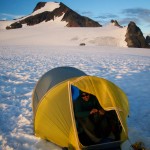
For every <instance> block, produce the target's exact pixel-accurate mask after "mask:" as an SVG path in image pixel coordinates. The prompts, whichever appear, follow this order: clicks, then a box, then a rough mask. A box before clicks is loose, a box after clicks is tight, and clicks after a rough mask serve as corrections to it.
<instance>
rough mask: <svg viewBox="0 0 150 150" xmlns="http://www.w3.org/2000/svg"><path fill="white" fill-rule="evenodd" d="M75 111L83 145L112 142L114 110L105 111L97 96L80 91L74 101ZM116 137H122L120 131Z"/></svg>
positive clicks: (117, 138)
mask: <svg viewBox="0 0 150 150" xmlns="http://www.w3.org/2000/svg"><path fill="white" fill-rule="evenodd" d="M74 113H75V119H76V124H77V130H78V136H79V140H80V142H81V143H82V144H83V145H85V146H86V145H92V144H96V143H103V142H107V141H108V142H110V138H109V139H108V137H109V136H110V133H111V131H112V125H111V124H112V123H113V120H114V119H113V120H112V118H113V116H114V114H113V113H114V112H112V111H105V110H104V109H103V108H102V107H101V106H100V104H99V101H98V100H97V98H96V96H94V95H92V94H89V93H86V92H82V91H80V95H79V97H78V98H77V99H76V100H75V101H74ZM112 114H113V116H112ZM115 117H117V115H116V116H115ZM117 121H118V120H117ZM117 123H118V122H117ZM113 128H114V127H113ZM117 128H118V127H117ZM114 135H115V134H114ZM114 139H116V140H119V139H120V132H119V135H115V137H114ZM111 140H112V139H111Z"/></svg>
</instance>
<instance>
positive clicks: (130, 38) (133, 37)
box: [125, 21, 149, 48]
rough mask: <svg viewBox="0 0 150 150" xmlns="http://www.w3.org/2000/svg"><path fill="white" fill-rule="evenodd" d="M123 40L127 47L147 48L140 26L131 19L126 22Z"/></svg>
mask: <svg viewBox="0 0 150 150" xmlns="http://www.w3.org/2000/svg"><path fill="white" fill-rule="evenodd" d="M125 41H126V42H127V46H128V47H137V48H149V45H148V43H147V42H146V40H145V38H144V36H143V33H142V32H141V30H140V28H139V27H137V26H136V24H135V23H134V22H132V21H131V22H130V23H129V24H128V28H127V32H126V35H125Z"/></svg>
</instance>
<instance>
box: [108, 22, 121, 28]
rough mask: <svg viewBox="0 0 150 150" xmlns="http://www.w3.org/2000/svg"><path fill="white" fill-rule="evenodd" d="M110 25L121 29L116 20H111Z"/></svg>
mask: <svg viewBox="0 0 150 150" xmlns="http://www.w3.org/2000/svg"><path fill="white" fill-rule="evenodd" d="M111 23H112V24H113V25H114V26H117V27H119V28H122V26H121V25H120V24H119V23H118V21H117V20H111Z"/></svg>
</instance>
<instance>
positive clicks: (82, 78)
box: [32, 66, 129, 150]
mask: <svg viewBox="0 0 150 150" xmlns="http://www.w3.org/2000/svg"><path fill="white" fill-rule="evenodd" d="M72 86H73V87H76V88H78V89H80V90H82V91H84V92H87V93H90V94H93V95H95V96H96V97H97V99H98V101H99V103H100V105H101V106H102V107H103V109H104V110H106V111H110V110H115V112H116V114H117V117H118V119H119V121H120V123H121V126H122V133H121V141H125V140H126V139H127V138H128V131H127V123H126V119H127V116H128V113H129V106H128V99H127V96H126V95H125V93H124V92H123V91H122V90H121V89H120V88H119V87H118V86H116V85H115V84H114V83H112V82H110V81H108V80H106V79H103V78H99V77H96V76H89V75H86V74H85V73H84V72H83V71H81V70H78V69H76V68H73V67H65V66H64V67H58V68H54V69H52V70H50V71H48V72H47V73H45V74H44V75H43V76H42V77H41V78H40V79H39V81H38V82H37V84H36V86H35V88H34V91H33V95H32V107H33V116H34V132H35V136H37V137H41V138H42V139H46V140H48V141H51V142H53V143H55V144H57V145H59V146H60V147H68V148H70V149H76V150H81V149H85V148H86V147H87V146H84V145H82V144H81V143H80V141H79V138H78V134H77V128H76V122H75V117H74V110H73V96H74V93H75V92H74V91H73V90H72Z"/></svg>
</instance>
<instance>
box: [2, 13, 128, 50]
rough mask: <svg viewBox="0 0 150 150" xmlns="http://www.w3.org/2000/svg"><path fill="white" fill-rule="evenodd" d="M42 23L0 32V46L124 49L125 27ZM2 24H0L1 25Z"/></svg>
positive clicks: (56, 21) (57, 19)
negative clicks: (82, 44) (89, 46)
mask: <svg viewBox="0 0 150 150" xmlns="http://www.w3.org/2000/svg"><path fill="white" fill-rule="evenodd" d="M62 17H63V16H61V17H58V18H55V21H49V22H42V23H40V24H38V25H35V26H30V27H29V26H24V27H23V28H21V29H12V30H4V29H3V30H0V44H5V43H9V44H11V45H12V44H13V45H14V44H15V45H22V44H23V45H26V44H28V45H41V44H43V45H72V46H73V45H74V46H76V45H79V44H80V43H85V44H86V45H103V46H104V45H105V46H106V45H110V46H117V47H126V42H125V41H124V40H125V33H126V27H124V28H118V27H116V26H113V25H112V24H109V25H107V26H105V27H82V28H80V27H71V28H69V27H65V25H66V22H63V21H61V19H62ZM2 23H3V22H1V24H2Z"/></svg>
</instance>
